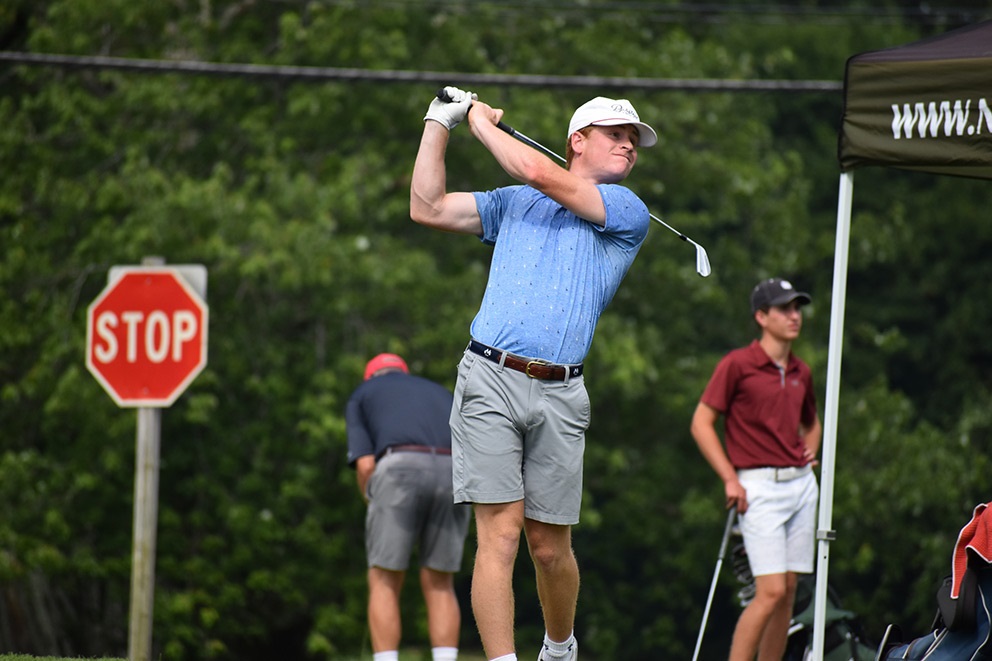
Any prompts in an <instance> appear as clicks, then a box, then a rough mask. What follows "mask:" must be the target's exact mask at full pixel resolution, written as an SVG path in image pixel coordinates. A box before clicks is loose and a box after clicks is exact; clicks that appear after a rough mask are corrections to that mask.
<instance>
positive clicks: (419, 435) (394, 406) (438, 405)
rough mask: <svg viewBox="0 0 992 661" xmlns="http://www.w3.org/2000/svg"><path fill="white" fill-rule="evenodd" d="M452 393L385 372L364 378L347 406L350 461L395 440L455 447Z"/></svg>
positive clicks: (416, 378)
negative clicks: (452, 438) (451, 419)
mask: <svg viewBox="0 0 992 661" xmlns="http://www.w3.org/2000/svg"><path fill="white" fill-rule="evenodd" d="M452 399H453V398H452V395H451V392H449V391H448V389H447V388H445V387H444V386H442V385H440V384H437V383H434V382H433V381H430V380H429V379H425V378H423V377H420V376H414V375H412V374H405V373H403V372H387V373H386V374H381V375H379V376H374V377H372V378H371V379H369V380H368V381H365V382H364V383H362V385H360V386H358V387H357V388H356V389H355V392H353V393H352V394H351V398H350V399H349V400H348V406H347V408H346V409H345V423H346V425H347V428H348V465H349V466H352V467H354V465H355V462H356V461H357V460H358V458H359V457H362V456H365V455H369V454H372V455H376V456H378V455H379V453H381V452H382V451H383V450H385V449H386V448H387V447H389V446H391V445H426V446H433V447H438V448H448V449H450V448H451V428H450V427H449V426H448V418H449V416H450V415H451V402H452Z"/></svg>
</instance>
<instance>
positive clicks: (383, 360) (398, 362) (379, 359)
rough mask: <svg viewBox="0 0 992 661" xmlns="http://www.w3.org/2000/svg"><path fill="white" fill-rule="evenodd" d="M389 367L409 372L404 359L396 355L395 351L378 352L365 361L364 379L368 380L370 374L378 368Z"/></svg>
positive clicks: (370, 376)
mask: <svg viewBox="0 0 992 661" xmlns="http://www.w3.org/2000/svg"><path fill="white" fill-rule="evenodd" d="M390 367H392V368H394V369H398V370H400V371H402V372H405V373H406V374H409V373H410V369H409V368H408V367H407V366H406V361H405V360H403V359H402V358H400V357H399V356H397V355H396V354H395V353H380V354H379V355H378V356H376V357H375V358H373V359H372V360H370V361H369V362H368V363H366V365H365V380H366V381H368V380H369V379H371V378H372V375H373V374H375V373H376V372H378V371H379V370H384V369H387V368H390Z"/></svg>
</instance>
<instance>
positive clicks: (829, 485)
mask: <svg viewBox="0 0 992 661" xmlns="http://www.w3.org/2000/svg"><path fill="white" fill-rule="evenodd" d="M853 193H854V175H853V174H852V173H851V172H842V173H841V175H840V189H839V192H838V194H837V238H836V244H835V247H834V282H833V288H832V292H831V299H830V346H829V349H828V356H827V393H826V400H825V402H824V410H823V416H824V419H823V444H822V445H823V451H822V458H821V468H820V512H819V523H818V524H817V531H816V540H817V542H816V544H817V555H816V558H817V559H816V594H815V595H814V597H815V601H814V611H813V649H812V656H811V657H810V659H811V661H823V642H824V634H825V630H826V612H827V585H828V583H827V571H828V569H829V565H830V542H831V541H832V540H833V539H834V538H835V536H836V533H835V531H834V530H833V529H832V527H831V526H832V525H833V522H832V519H833V500H834V459H835V457H836V454H837V409H838V407H837V403H838V397H839V394H840V362H841V354H842V353H843V343H844V306H845V302H846V300H847V257H848V252H849V249H850V238H851V202H852V199H853Z"/></svg>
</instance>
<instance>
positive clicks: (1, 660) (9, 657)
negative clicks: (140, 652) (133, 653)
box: [0, 654, 127, 661]
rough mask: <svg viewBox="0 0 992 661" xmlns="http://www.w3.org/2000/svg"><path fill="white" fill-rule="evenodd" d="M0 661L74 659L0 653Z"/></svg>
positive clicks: (98, 660)
mask: <svg viewBox="0 0 992 661" xmlns="http://www.w3.org/2000/svg"><path fill="white" fill-rule="evenodd" d="M0 661H76V659H73V658H68V657H61V656H30V655H28V654H0ZM88 661H127V659H113V658H110V657H104V658H92V659H89V660H88Z"/></svg>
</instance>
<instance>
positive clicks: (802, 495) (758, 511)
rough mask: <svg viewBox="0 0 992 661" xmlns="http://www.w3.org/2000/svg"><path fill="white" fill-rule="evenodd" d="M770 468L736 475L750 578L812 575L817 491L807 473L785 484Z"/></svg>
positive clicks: (741, 524) (814, 552)
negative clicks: (743, 503) (743, 498)
mask: <svg viewBox="0 0 992 661" xmlns="http://www.w3.org/2000/svg"><path fill="white" fill-rule="evenodd" d="M768 473H769V469H756V470H744V471H738V477H739V478H740V481H741V485H743V487H744V489H745V490H746V491H747V512H745V513H744V514H743V515H741V516H740V517H739V521H740V526H741V534H742V535H743V537H744V549H745V551H747V558H748V562H749V563H750V564H751V573H752V574H753V575H755V576H764V575H767V574H784V573H786V572H795V573H797V574H808V573H811V572H812V571H813V560H814V557H815V554H816V549H815V546H816V545H815V537H816V503H817V499H818V497H819V487H818V486H817V483H816V476H815V475H814V474H813V473H812V472H808V473H806V474H805V475H802V476H801V477H797V478H795V479H793V480H789V481H786V482H777V481H775V478H774V472H773V469H772V476H771V477H769V476H768Z"/></svg>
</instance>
